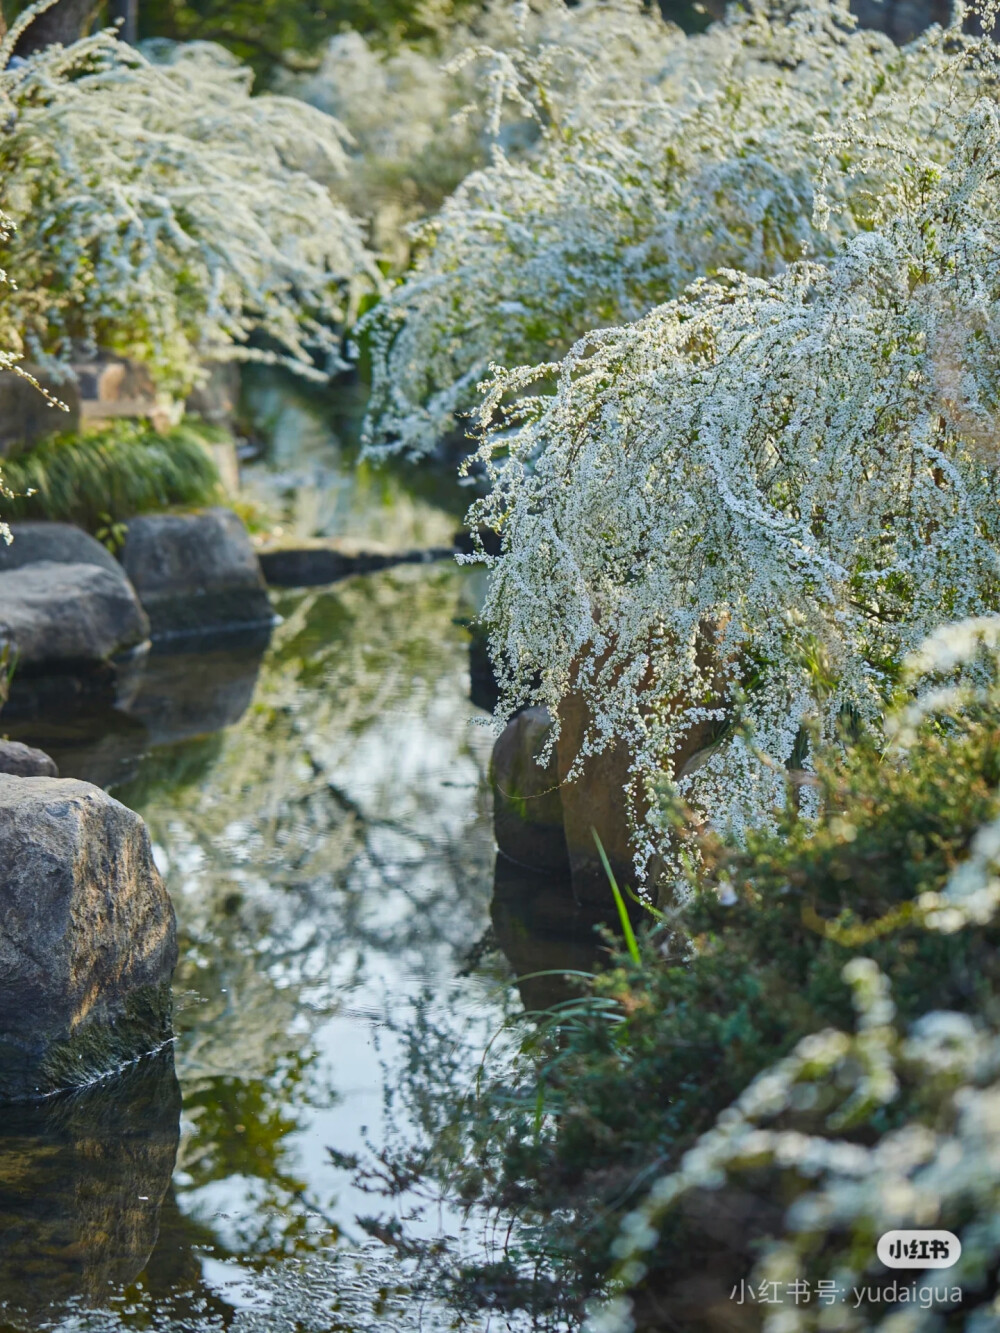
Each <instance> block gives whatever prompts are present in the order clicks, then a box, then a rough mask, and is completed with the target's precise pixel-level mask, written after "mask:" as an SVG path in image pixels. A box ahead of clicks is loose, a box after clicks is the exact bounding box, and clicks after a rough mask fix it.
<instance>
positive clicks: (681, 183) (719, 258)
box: [367, 0, 992, 453]
mask: <svg viewBox="0 0 1000 1333" xmlns="http://www.w3.org/2000/svg"><path fill="white" fill-rule="evenodd" d="M571 12H572V14H573V15H574V18H573V20H572V22H571V23H567V24H565V25H564V27H565V29H567V30H568V31H558V30H557V31H553V32H551V33H546V34H545V35H544V37H543V38H542V39H541V40H539V41H537V42H536V43H535V44H534V45H531V44H529V43H527V42H526V41H525V42H523V43H521V44H519V43H518V42H516V41H512V42H509V43H508V45H507V46H506V47H503V48H501V49H500V50H498V51H497V55H496V63H495V65H494V78H495V80H496V81H497V84H498V86H499V85H500V84H502V85H503V87H504V88H505V89H506V93H507V100H508V103H509V104H510V106H511V107H512V108H516V111H517V114H518V115H520V116H522V117H526V118H528V119H529V120H530V121H532V122H533V123H534V126H535V128H536V134H537V139H536V142H535V143H534V145H533V146H532V148H531V151H530V152H527V153H523V154H520V155H518V154H513V153H509V152H507V151H505V149H504V147H503V145H502V143H497V144H496V145H495V146H494V149H493V156H492V161H491V163H490V164H489V165H487V166H485V167H484V168H483V169H482V170H479V171H476V172H473V173H472V174H471V175H469V176H468V177H467V178H466V179H465V180H464V181H463V183H462V184H461V185H460V186H459V188H458V189H457V190H456V191H455V193H454V194H453V195H452V196H451V198H450V199H448V200H447V201H446V202H445V204H444V206H443V208H442V209H441V211H440V213H439V214H438V215H437V216H435V217H433V218H431V219H429V220H428V221H427V222H426V224H425V225H424V226H423V227H422V228H421V229H420V231H419V232H418V233H417V241H416V244H417V261H416V263H415V264H414V266H413V268H412V269H411V271H410V272H409V273H408V274H407V275H406V277H405V280H404V281H403V282H402V283H401V284H400V285H399V286H397V287H396V288H395V289H394V290H393V292H392V293H391V296H390V298H389V299H388V300H387V301H385V302H383V303H382V304H381V305H380V306H379V308H378V310H377V311H376V312H375V313H374V314H373V315H372V317H371V320H370V325H369V339H370V344H371V347H372V350H373V367H374V372H373V373H374V383H373V392H372V402H371V407H370V413H369V420H368V427H367V429H368V436H369V440H370V442H371V445H372V447H375V448H379V449H402V450H406V451H409V452H412V453H424V452H428V451H430V450H432V449H433V448H434V447H435V446H436V445H437V444H438V443H439V441H440V439H441V437H442V435H445V434H447V433H448V432H449V431H451V430H453V429H454V428H455V426H456V423H459V422H461V420H462V414H463V413H464V412H466V411H467V410H468V409H469V408H470V407H472V406H473V405H474V404H475V403H476V402H477V401H478V399H477V385H478V383H479V381H480V380H482V379H483V378H484V377H485V376H486V375H487V372H488V370H489V367H490V365H491V363H494V362H495V363H499V364H500V365H503V366H514V365H518V364H528V363H536V362H543V363H544V362H550V361H551V360H552V359H553V357H554V356H561V355H562V354H563V353H564V352H565V351H566V350H567V349H568V348H569V346H570V345H571V344H572V343H573V341H574V340H575V339H576V338H578V337H579V336H580V335H582V334H584V333H585V332H587V331H588V330H590V329H594V328H599V327H603V326H609V325H614V324H617V323H620V322H622V321H625V320H635V319H637V318H638V317H640V316H641V315H643V314H644V313H646V312H647V311H648V310H649V309H650V308H651V307H653V306H655V305H656V304H657V303H659V302H662V301H664V300H667V299H670V298H673V297H676V296H678V295H679V294H680V292H681V291H682V290H683V289H684V287H685V286H686V285H687V284H688V283H690V282H691V281H693V280H695V279H697V278H699V277H701V276H705V275H713V274H716V273H718V272H719V271H720V270H722V269H725V268H734V269H738V270H740V271H742V272H745V273H747V274H750V275H753V276H761V277H763V276H771V275H775V274H778V273H780V272H782V271H784V270H785V268H786V267H787V266H788V265H789V264H790V263H791V262H793V261H796V260H799V259H802V258H815V259H825V258H828V257H830V256H831V255H833V254H834V253H836V252H837V251H838V250H839V249H840V248H841V246H842V245H843V243H844V242H845V241H846V240H847V239H849V238H850V237H851V236H853V235H855V234H857V233H858V232H859V231H865V230H870V229H871V228H872V227H873V226H875V225H877V223H878V222H879V221H880V220H881V219H882V218H884V217H887V216H889V215H891V214H892V213H893V212H894V211H895V210H898V209H900V208H902V207H905V206H906V203H907V200H910V199H912V198H913V196H914V194H915V193H916V192H917V191H918V190H919V184H918V182H919V178H920V173H921V171H922V170H924V169H925V168H926V167H927V166H928V165H930V166H931V167H940V166H942V165H944V164H946V163H947V162H948V160H949V158H950V156H951V154H952V152H953V151H954V150H955V147H956V145H957V142H958V140H959V139H960V138H961V135H962V133H963V131H962V122H961V117H962V114H963V112H965V111H968V110H969V108H970V107H971V106H972V104H973V103H974V101H975V99H976V97H977V96H979V95H980V94H981V93H982V92H983V90H984V87H986V86H989V83H990V79H991V78H992V74H991V73H990V72H989V71H988V70H987V69H985V68H984V67H983V60H982V57H981V55H980V54H979V51H980V48H979V47H978V46H977V45H976V44H975V42H974V41H973V40H972V39H969V38H966V37H963V35H962V33H961V29H960V28H958V29H955V30H951V31H949V33H948V35H947V39H945V37H944V35H943V34H942V33H941V31H940V30H938V29H934V30H932V31H931V32H930V33H929V34H928V35H926V36H925V37H924V38H922V39H921V40H920V41H918V42H916V43H914V44H913V45H912V46H910V47H907V48H905V49H904V50H898V49H897V48H896V47H895V46H894V45H893V44H892V43H891V42H890V41H889V39H888V38H886V37H885V36H883V35H881V34H877V33H873V32H858V31H855V30H854V27H853V20H852V19H851V17H850V15H849V14H848V12H847V9H846V6H840V5H838V4H826V3H823V0H818V2H816V3H810V4H807V5H787V6H786V5H780V4H779V5H776V6H775V7H773V8H772V9H768V8H765V7H758V6H751V7H748V8H746V9H741V10H739V11H736V10H735V9H734V12H733V13H732V14H731V16H730V17H729V19H728V20H727V22H726V23H724V24H716V25H714V26H713V27H712V28H711V29H710V30H709V31H708V32H707V33H704V34H699V35H696V36H692V37H687V38H685V37H684V36H683V34H681V33H680V32H679V31H678V30H676V29H673V28H670V27H669V26H667V25H665V24H663V23H662V22H660V21H659V19H658V16H654V14H652V13H650V12H649V11H648V10H645V9H642V8H640V7H639V6H638V5H630V4H628V3H625V2H623V3H591V4H584V5H582V6H580V7H579V8H576V9H574V10H573V11H571ZM574 25H578V26H579V28H580V29H581V30H583V31H584V32H585V33H586V34H587V35H588V38H589V40H587V41H581V40H576V41H574V40H572V38H573V35H574V32H575V27H574ZM595 38H596V39H597V40H595ZM602 38H603V40H602ZM986 65H987V66H988V65H989V62H988V61H987V62H986Z"/></svg>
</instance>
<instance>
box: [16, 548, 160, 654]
mask: <svg viewBox="0 0 1000 1333" xmlns="http://www.w3.org/2000/svg"><path fill="white" fill-rule="evenodd" d="M148 636H149V621H148V620H147V619H146V615H145V613H144V611H143V609H142V607H141V606H140V605H139V602H138V600H137V598H136V595H135V593H134V592H133V590H132V588H131V586H130V584H129V582H128V580H127V579H126V578H125V576H124V575H123V574H122V572H121V570H120V569H105V568H102V567H101V566H99V565H96V564H62V563H59V562H57V561H53V560H42V561H39V562H37V563H35V564H26V565H24V566H22V567H21V568H20V569H8V570H5V571H3V572H0V643H6V644H8V645H9V647H10V650H11V652H12V653H13V654H16V657H17V662H18V669H19V671H23V670H24V668H26V667H28V668H32V669H33V670H41V669H44V670H56V671H65V670H70V669H72V670H78V669H81V668H88V667H93V666H96V665H98V664H100V663H104V662H108V661H110V660H111V658H113V657H116V656H118V655H119V654H120V653H123V652H125V651H127V650H128V649H130V648H134V647H136V646H137V645H138V644H141V643H143V642H144V641H145V640H146V639H147V638H148Z"/></svg>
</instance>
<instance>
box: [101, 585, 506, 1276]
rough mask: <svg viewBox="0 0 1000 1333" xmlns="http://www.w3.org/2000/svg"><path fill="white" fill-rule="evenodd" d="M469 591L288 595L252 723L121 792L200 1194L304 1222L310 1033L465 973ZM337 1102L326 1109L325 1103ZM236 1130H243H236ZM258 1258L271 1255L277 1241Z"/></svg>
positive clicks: (160, 763) (471, 936)
mask: <svg viewBox="0 0 1000 1333" xmlns="http://www.w3.org/2000/svg"><path fill="white" fill-rule="evenodd" d="M467 581H468V578H467V575H466V574H465V573H464V572H463V571H461V570H459V569H456V568H452V567H448V566H435V567H411V568H407V569H400V570H394V571H387V572H385V573H382V574H378V575H371V576H366V577H364V578H358V579H354V580H348V581H347V582H345V583H342V584H339V585H336V586H335V587H333V588H331V589H328V590H318V591H310V592H308V593H304V594H303V593H295V594H289V595H287V596H286V597H284V598H283V599H282V600H281V601H280V603H279V607H278V609H279V611H280V612H281V614H282V616H283V617H284V620H283V623H282V624H281V625H280V626H279V627H278V629H277V630H276V632H275V636H274V640H273V642H272V646H271V649H270V651H269V653H268V656H267V657H266V658H265V661H264V664H263V666H262V669H261V672H260V677H259V680H258V685H257V690H256V693H255V696H254V700H253V703H252V704H251V706H250V708H249V709H248V711H247V712H246V714H245V715H244V716H243V718H242V719H241V720H240V722H239V723H237V724H236V725H235V726H233V727H231V728H230V729H229V730H228V731H226V732H225V733H223V734H222V735H221V736H220V737H218V738H217V739H216V741H215V742H214V744H213V746H212V747H206V746H205V744H204V743H203V742H199V741H197V740H195V741H190V742H184V743H182V744H179V745H174V746H171V747H166V748H163V749H161V750H159V751H157V752H154V754H153V755H151V756H150V757H149V759H148V760H147V761H146V762H145V764H144V768H143V773H142V776H141V780H140V781H137V782H135V783H133V784H131V785H130V786H129V787H125V788H122V789H120V790H119V791H118V792H116V795H118V796H119V797H120V799H122V800H124V801H125V802H126V803H127V804H130V805H134V806H135V807H136V808H137V809H139V810H140V812H141V813H142V814H143V816H144V817H145V819H146V820H147V822H148V824H149V827H150V832H151V835H152V837H153V841H154V843H155V844H156V845H157V848H158V856H160V858H161V860H162V862H163V864H164V866H165V873H166V879H167V882H168V885H169V887H170V890H171V892H172V894H173V897H174V901H175V904H176V906H177V913H178V920H179V925H180V930H181V937H182V958H181V964H180V967H179V969H178V974H177V989H178V994H179V1005H178V1010H179V1012H178V1028H179V1031H180V1034H181V1036H180V1040H179V1043H178V1057H177V1058H178V1068H179V1072H180V1074H181V1078H182V1082H183V1085H184V1089H185V1117H186V1121H187V1122H188V1125H189V1129H188V1130H187V1131H186V1134H185V1138H184V1140H183V1142H182V1149H181V1164H182V1166H183V1169H184V1171H185V1172H186V1173H187V1176H188V1177H190V1181H189V1184H190V1186H192V1187H194V1188H196V1189H198V1190H204V1189H210V1188H212V1187H213V1183H220V1182H224V1181H226V1180H232V1179H234V1178H244V1179H246V1178H250V1177H252V1178H256V1179H258V1180H259V1181H262V1182H263V1185H262V1191H263V1192H262V1193H258V1194H255V1195H254V1198H255V1200H256V1199H259V1200H260V1203H261V1212H271V1213H273V1211H274V1210H277V1211H282V1210H284V1211H285V1212H286V1213H288V1214H289V1215H288V1216H287V1217H286V1219H285V1224H286V1226H287V1231H286V1232H285V1233H283V1234H284V1240H283V1241H282V1242H281V1243H280V1244H278V1249H279V1250H280V1248H281V1247H282V1245H283V1244H284V1243H285V1241H288V1242H289V1243H294V1233H295V1229H296V1227H298V1226H299V1225H300V1222H298V1221H296V1220H295V1219H294V1218H293V1217H292V1216H291V1212H293V1211H294V1210H292V1209H290V1206H289V1205H290V1203H291V1202H294V1195H295V1193H296V1191H297V1190H298V1189H299V1188H300V1182H298V1181H297V1180H296V1179H295V1168H294V1165H292V1164H290V1161H289V1160H288V1159H287V1153H286V1149H285V1144H286V1140H287V1139H288V1137H289V1135H290V1134H291V1133H292V1131H293V1130H294V1129H295V1128H296V1127H297V1123H298V1119H297V1115H296V1109H295V1108H296V1107H297V1106H299V1105H302V1104H304V1103H305V1102H307V1101H308V1100H309V1099H310V1098H315V1096H316V1095H317V1091H318V1090H317V1088H316V1087H315V1086H314V1085H315V1083H316V1080H317V1079H318V1077H319V1075H318V1074H317V1073H316V1070H315V1067H314V1063H313V1062H312V1049H313V1047H312V1040H311V1039H312V1034H314V1033H315V1032H316V1029H317V1027H318V1025H319V1024H320V1023H322V1022H323V1021H324V1020H325V1019H327V1018H328V1017H330V1016H331V1015H333V1014H334V1013H336V1012H338V1010H340V1009H341V1008H342V1006H343V1004H344V1002H345V1000H346V1002H347V1003H348V1004H349V1005H350V1006H352V1008H355V1009H357V1008H360V1009H362V1010H365V1011H366V1012H372V1011H376V1010H378V1008H379V1006H380V1005H381V1003H382V991H383V990H386V991H388V992H389V993H390V994H394V995H398V996H399V998H400V1003H401V1004H402V1003H403V995H402V989H403V988H405V986H406V985H409V984H410V982H409V981H408V980H407V978H411V977H413V976H414V975H417V976H420V977H427V976H433V975H435V974H436V973H440V974H441V975H442V976H446V975H448V974H451V975H454V973H455V972H456V971H457V969H458V967H459V966H460V962H459V959H460V957H461V955H462V954H463V953H464V951H465V950H466V949H467V948H468V947H469V945H470V944H471V943H472V942H473V941H474V940H475V939H476V938H477V937H478V936H479V935H480V934H481V933H482V930H483V927H484V925H485V923H486V919H487V912H488V903H489V891H490V883H491V869H492V832H491V826H490V818H489V807H488V798H487V795H486V791H487V787H486V783H485V767H486V762H487V758H488V754H489V747H490V743H491V738H490V735H489V733H488V732H486V731H483V730H481V729H478V728H474V727H472V726H470V725H469V718H470V715H471V713H472V711H473V709H472V706H471V704H470V703H469V701H468V675H467V672H468V643H467V638H466V636H465V633H464V631H463V630H462V629H460V628H459V627H458V626H457V625H456V624H455V623H454V621H455V620H456V619H460V618H462V616H463V615H465V614H467V613H468V610H469V608H468V606H467V605H465V603H464V600H463V599H464V596H465V594H464V589H465V587H466V585H467ZM328 1095H329V1093H328V1092H325V1093H323V1096H324V1097H325V1096H328ZM241 1127H242V1128H241ZM260 1228H261V1231H260V1235H259V1236H258V1237H257V1239H256V1240H255V1239H254V1237H251V1236H249V1235H248V1236H246V1237H245V1240H246V1242H247V1245H248V1248H251V1249H252V1248H254V1246H255V1245H256V1244H257V1241H259V1243H260V1246H261V1247H262V1249H258V1250H257V1252H258V1253H263V1252H268V1253H270V1252H273V1251H274V1247H275V1244H276V1243H277V1242H276V1240H275V1238H274V1237H273V1236H268V1235H266V1234H265V1233H266V1232H267V1230H268V1227H267V1226H266V1225H265V1224H264V1222H263V1221H261V1222H260Z"/></svg>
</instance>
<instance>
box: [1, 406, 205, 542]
mask: <svg viewBox="0 0 1000 1333" xmlns="http://www.w3.org/2000/svg"><path fill="white" fill-rule="evenodd" d="M224 438H225V435H224V432H222V431H218V430H215V429H213V428H212V427H209V426H204V425H201V424H198V425H197V426H194V425H189V424H188V423H186V422H185V423H184V424H182V425H180V426H175V427H174V428H173V430H170V431H168V432H167V433H166V434H164V435H160V434H158V433H157V432H156V431H154V430H153V429H152V428H151V427H149V426H145V425H140V424H138V423H135V422H119V423H116V424H115V425H113V426H109V427H107V428H106V429H104V430H100V431H95V432H93V433H88V434H86V435H57V436H54V437H53V438H51V439H48V440H44V441H42V443H41V444H38V445H36V446H35V447H34V448H33V449H31V450H29V451H28V452H27V453H23V454H21V455H19V456H18V457H17V458H11V459H7V460H6V461H5V462H4V464H3V472H2V476H3V480H4V483H5V484H6V485H7V486H8V487H9V488H10V490H11V491H13V492H14V497H13V499H9V500H5V501H4V502H3V517H4V518H6V519H8V520H13V519H18V518H48V519H57V520H61V521H63V522H67V523H76V524H78V525H79V526H80V527H82V528H85V529H86V530H87V531H88V532H92V533H101V534H102V539H103V538H104V534H106V533H109V532H110V533H112V534H113V532H114V526H115V524H118V523H121V522H123V521H124V520H126V519H129V518H132V517H133V516H134V515H136V514H141V513H146V512H148V511H150V510H158V509H167V508H169V507H170V506H171V505H202V504H211V503H212V502H213V501H215V500H217V499H218V498H219V495H218V490H219V473H218V469H217V468H216V466H215V463H214V462H213V460H212V457H211V455H210V454H209V452H208V450H207V449H206V447H205V446H206V444H209V443H211V442H212V441H213V440H223V439H224Z"/></svg>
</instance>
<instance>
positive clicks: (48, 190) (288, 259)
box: [0, 6, 379, 395]
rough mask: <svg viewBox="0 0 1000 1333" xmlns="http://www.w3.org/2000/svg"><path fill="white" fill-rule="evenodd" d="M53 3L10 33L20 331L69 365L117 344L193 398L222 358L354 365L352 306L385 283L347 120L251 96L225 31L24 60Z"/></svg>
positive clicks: (8, 243)
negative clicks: (349, 335) (206, 367)
mask: <svg viewBox="0 0 1000 1333" xmlns="http://www.w3.org/2000/svg"><path fill="white" fill-rule="evenodd" d="M36 9H37V6H33V7H32V11H28V12H26V13H25V14H24V15H22V16H21V18H20V19H19V20H18V21H17V23H15V24H13V25H12V27H11V30H10V32H9V33H8V34H7V35H6V37H5V38H4V39H3V41H2V42H0V105H2V115H3V117H4V121H5V129H4V134H3V137H2V139H0V205H2V207H3V210H4V212H5V214H7V215H8V216H9V218H10V220H11V221H12V222H13V223H14V224H15V226H14V228H13V229H11V230H10V231H9V232H4V233H3V234H2V235H0V261H2V263H3V266H4V268H5V269H6V270H7V271H8V272H9V273H10V274H11V277H12V278H13V279H15V280H16V286H15V285H13V283H11V284H10V285H9V286H7V287H5V288H4V289H3V291H2V293H0V297H2V299H0V337H2V338H3V342H4V345H5V346H8V345H9V346H13V347H19V349H20V350H21V351H22V352H23V353H24V354H26V355H28V356H29V357H30V358H31V360H32V361H33V362H35V363H36V364H38V365H41V366H43V367H44V368H45V369H46V370H53V368H54V369H55V373H56V376H57V378H59V377H60V372H61V371H64V370H65V368H66V367H67V366H69V365H71V364H72V363H73V362H74V361H75V360H79V358H80V353H81V351H83V352H84V354H86V353H87V352H88V351H90V352H93V351H94V350H95V349H96V348H98V347H100V348H103V349H106V350H110V351H113V352H116V353H118V354H120V355H124V356H127V357H131V358H133V359H134V360H136V361H139V362H142V363H143V364H144V365H146V366H147V367H148V368H149V370H150V371H151V373H152V374H153V377H154V379H155V381H156V383H157V386H158V387H159V388H162V389H166V390H169V391H171V392H173V393H175V394H180V395H183V394H184V393H186V392H187V391H188V390H189V389H190V387H191V386H192V384H193V383H195V382H196V381H197V380H198V378H199V376H200V375H201V373H202V366H203V364H204V363H205V362H206V361H207V360H225V359H227V358H229V359H232V358H248V357H250V358H252V357H257V358H265V359H266V358H270V359H273V360H280V361H281V362H282V363H283V364H285V365H288V366H290V367H291V368H292V369H294V370H297V371H299V372H300V373H303V374H306V375H312V376H320V377H321V376H322V374H323V373H325V372H328V371H330V370H332V369H336V368H339V367H340V366H341V365H342V361H341V358H340V350H341V344H340V339H341V333H342V330H343V322H344V320H345V319H346V318H347V317H348V316H349V314H350V312H351V311H352V309H353V307H354V304H355V303H356V301H357V300H358V298H359V297H360V295H361V293H362V292H368V291H370V290H372V289H373V288H376V287H377V286H378V281H379V279H378V274H377V272H376V270H375V268H374V261H373V259H372V257H371V256H370V255H369V253H368V251H367V249H366V247H365V244H364V239H363V236H362V230H361V227H360V226H359V224H358V223H357V222H355V220H354V219H353V218H352V217H351V216H350V215H349V213H348V212H347V210H346V209H345V208H344V207H343V206H342V205H341V204H340V202H339V201H338V200H337V198H336V197H335V194H334V193H333V192H332V190H331V186H332V185H333V184H334V183H335V182H336V180H337V179H338V178H339V177H340V176H341V175H343V173H344V171H345V169H346V159H345V156H344V139H343V130H342V128H341V127H340V126H339V125H338V124H337V123H336V122H335V121H334V120H333V119H332V118H331V117H330V116H327V115H324V114H323V113H322V112H320V111H317V110H316V109H314V108H312V107H308V106H306V105H305V104H304V103H303V102H300V101H297V100H295V99H292V98H284V97H275V96H267V95H265V96H252V95H251V88H252V82H253V76H252V73H251V72H250V71H249V70H248V69H246V68H245V67H243V66H241V65H240V64H239V63H238V61H236V59H235V58H234V57H233V56H232V55H230V54H229V52H227V51H225V50H224V49H223V48H221V47H215V46H212V45H210V44H209V43H200V42H199V43H192V44H190V45H187V46H172V45H171V44H169V43H166V44H160V45H159V46H157V47H156V48H155V49H154V50H153V51H151V52H150V53H149V55H146V54H143V53H141V52H139V51H138V50H136V49H135V48H133V47H131V46H128V45H127V44H126V43H124V42H121V41H119V40H117V39H116V38H115V36H114V35H113V34H112V33H110V32H99V33H96V34H95V35H93V36H90V37H86V38H84V39H82V40H81V41H78V42H74V43H72V44H71V45H69V46H67V47H65V48H64V47H63V46H61V45H58V44H56V45H53V46H49V47H46V48H43V49H42V50H40V51H37V52H34V53H33V54H31V55H30V56H28V57H27V58H25V59H16V60H15V59H12V58H11V57H12V52H13V49H14V46H15V45H16V42H17V38H18V35H19V32H20V29H21V25H22V24H25V23H27V22H28V21H29V19H30V17H31V13H32V12H34V11H35V10H36ZM248 145H250V146H251V147H250V148H249V149H248ZM252 337H254V338H256V339H257V342H256V344H255V345H253V346H251V345H250V343H251V338H252ZM261 339H264V340H266V342H265V343H264V344H263V345H262V344H261Z"/></svg>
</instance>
